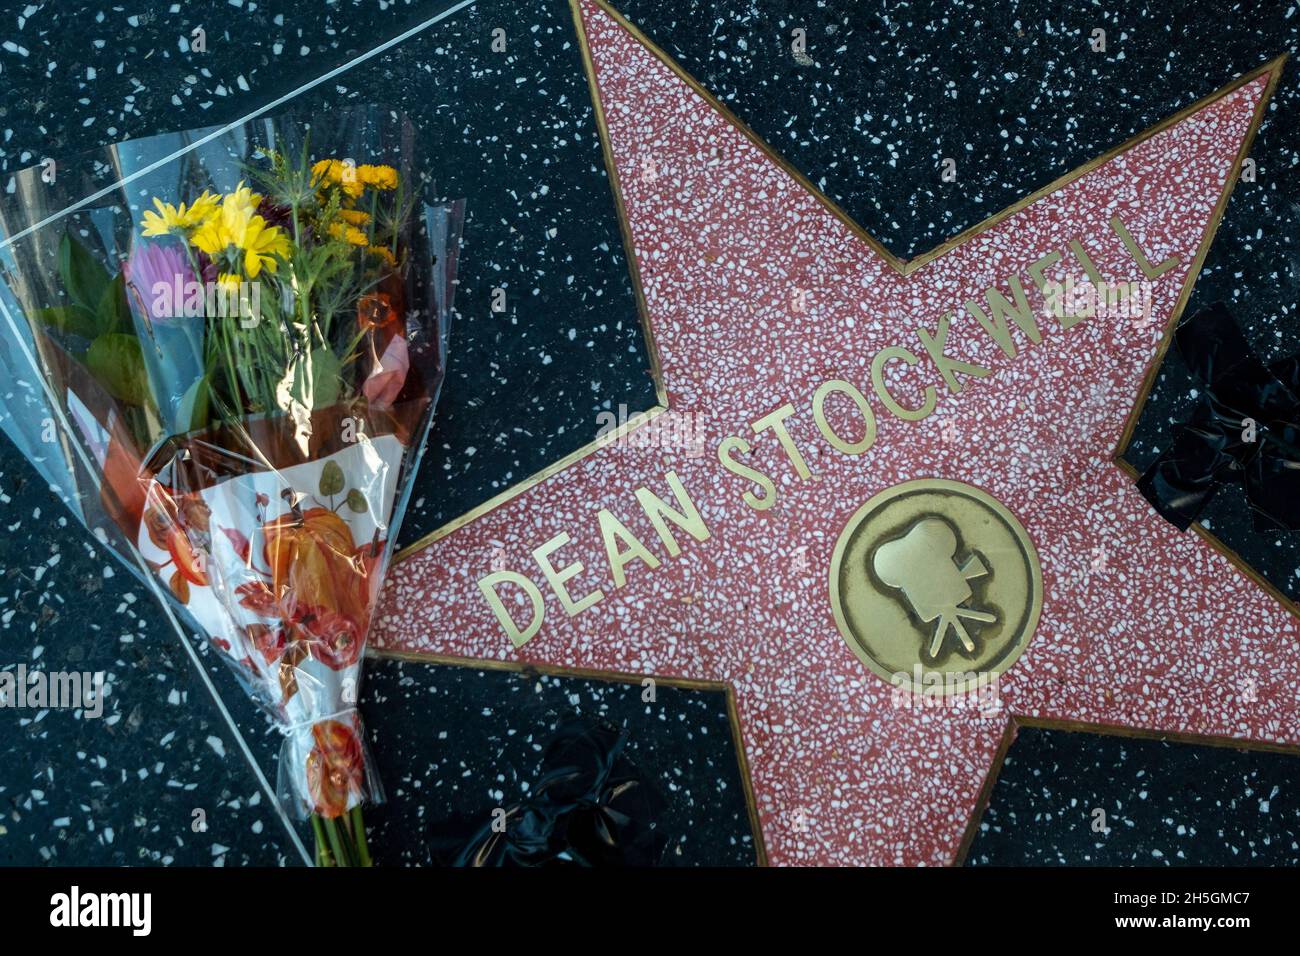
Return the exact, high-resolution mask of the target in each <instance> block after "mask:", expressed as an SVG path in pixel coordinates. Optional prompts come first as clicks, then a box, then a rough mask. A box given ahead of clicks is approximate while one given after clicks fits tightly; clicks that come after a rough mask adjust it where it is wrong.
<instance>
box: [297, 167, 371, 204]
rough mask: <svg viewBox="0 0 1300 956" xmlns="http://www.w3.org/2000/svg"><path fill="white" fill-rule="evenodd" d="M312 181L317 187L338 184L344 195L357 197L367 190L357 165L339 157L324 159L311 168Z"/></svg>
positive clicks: (321, 187)
mask: <svg viewBox="0 0 1300 956" xmlns="http://www.w3.org/2000/svg"><path fill="white" fill-rule="evenodd" d="M311 175H312V182H313V183H314V184H315V185H316V188H317V189H323V188H324V187H326V186H337V187H339V188H340V189H341V190H343V193H344V195H346V196H349V197H351V198H352V199H356V198H357V197H358V196H360V195H361V194H362V193H363V192H365V191H366V185H365V183H363V182H362V181H361V177H360V176H358V175H357V167H356V166H355V165H354V164H353V163H351V162H343V161H342V160H339V159H322V160H320V161H318V162H317V163H315V164H314V165H313V166H312V168H311Z"/></svg>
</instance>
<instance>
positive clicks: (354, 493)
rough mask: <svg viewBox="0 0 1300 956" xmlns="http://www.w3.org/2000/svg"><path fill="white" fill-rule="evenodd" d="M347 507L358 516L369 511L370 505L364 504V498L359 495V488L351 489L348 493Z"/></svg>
mask: <svg viewBox="0 0 1300 956" xmlns="http://www.w3.org/2000/svg"><path fill="white" fill-rule="evenodd" d="M348 507H349V508H351V509H352V510H353V511H355V512H356V513H357V514H359V515H361V514H365V513H366V512H367V511H368V510H370V505H368V504H367V503H366V496H365V495H363V494H362V493H361V489H360V488H353V489H351V490H350V491H349V492H348Z"/></svg>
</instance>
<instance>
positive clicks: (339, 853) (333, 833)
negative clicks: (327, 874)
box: [321, 817, 353, 866]
mask: <svg viewBox="0 0 1300 956" xmlns="http://www.w3.org/2000/svg"><path fill="white" fill-rule="evenodd" d="M321 822H322V823H323V824H324V826H325V835H326V837H328V838H329V843H330V849H331V850H333V851H334V859H335V860H337V861H338V865H339V866H352V865H353V863H352V858H351V857H350V856H349V855H348V853H347V848H346V847H347V845H346V844H345V843H344V842H343V837H342V835H341V834H340V833H339V825H338V823H337V822H335V820H334V819H333V818H332V817H323V818H322V820H321Z"/></svg>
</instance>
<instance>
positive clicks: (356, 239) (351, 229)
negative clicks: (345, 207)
mask: <svg viewBox="0 0 1300 956" xmlns="http://www.w3.org/2000/svg"><path fill="white" fill-rule="evenodd" d="M329 232H330V235H331V236H333V237H334V238H335V239H342V240H344V241H346V242H350V243H351V244H352V245H354V246H364V245H366V244H367V243H369V242H370V239H369V238H368V237H367V236H366V234H365V233H364V232H362V231H361V230H360V229H358V228H357V227H356V226H349V225H348V224H347V223H345V222H333V223H330V229H329Z"/></svg>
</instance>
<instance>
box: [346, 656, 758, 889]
mask: <svg viewBox="0 0 1300 956" xmlns="http://www.w3.org/2000/svg"><path fill="white" fill-rule="evenodd" d="M366 656H367V657H375V658H379V659H380V660H394V661H409V662H410V663H412V664H440V665H442V666H445V667H465V668H469V669H471V670H481V671H507V672H510V673H515V674H521V675H529V674H544V675H546V676H548V677H564V678H578V679H579V680H600V681H607V682H608V683H611V684H640V683H641V682H642V681H643V680H645V679H646V678H647V677H648V678H650V679H651V680H653V681H654V682H655V683H656V684H662V685H663V686H665V687H678V688H681V689H683V690H703V691H713V692H721V693H723V694H724V695H725V696H726V701H727V723H728V724H730V725H731V744H732V749H733V750H734V751H735V753H736V765H737V769H738V770H739V771H740V784H741V788H742V790H743V791H744V797H745V809H746V812H747V814H748V817H749V828H750V831H751V832H752V833H753V837H754V862H755V864H756V865H758V866H767V847H766V845H765V844H764V843H763V828H762V826H761V825H760V824H759V822H758V804H757V801H756V799H755V797H754V783H753V780H752V778H751V777H750V773H749V760H748V758H747V757H746V756H745V742H744V738H743V736H742V731H741V727H740V711H739V709H738V708H737V705H736V689H735V687H733V686H732V685H731V683H730V682H729V681H712V680H695V679H694V678H690V677H656V676H655V675H653V674H633V673H627V672H623V671H602V670H595V669H592V668H585V667H575V668H570V667H556V666H554V665H552V664H533V663H530V662H528V661H503V660H496V659H493V658H474V657H454V656H452V655H449V654H430V653H426V652H423V651H397V650H392V649H391V648H386V647H368V648H366Z"/></svg>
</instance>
